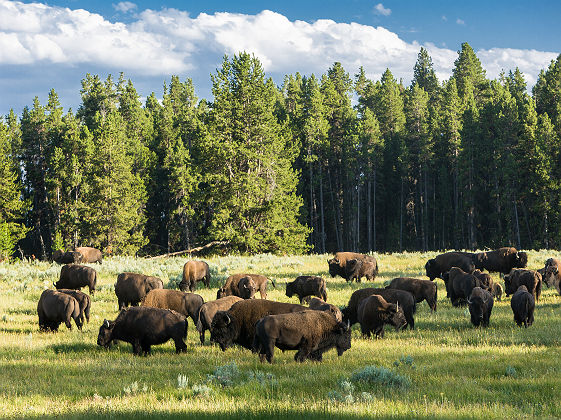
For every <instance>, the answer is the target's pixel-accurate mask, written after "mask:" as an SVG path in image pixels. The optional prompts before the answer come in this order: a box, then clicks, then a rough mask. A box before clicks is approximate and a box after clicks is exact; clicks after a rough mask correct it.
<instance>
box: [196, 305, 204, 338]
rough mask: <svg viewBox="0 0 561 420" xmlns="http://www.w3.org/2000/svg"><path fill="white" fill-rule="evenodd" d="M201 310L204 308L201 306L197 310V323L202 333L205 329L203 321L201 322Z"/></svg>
mask: <svg viewBox="0 0 561 420" xmlns="http://www.w3.org/2000/svg"><path fill="white" fill-rule="evenodd" d="M201 312H202V310H201V308H199V310H198V311H197V323H196V328H197V331H198V332H199V333H202V332H203V331H204V327H203V323H202V322H201V315H202V314H201Z"/></svg>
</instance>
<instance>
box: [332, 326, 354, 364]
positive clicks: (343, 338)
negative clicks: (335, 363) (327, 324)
mask: <svg viewBox="0 0 561 420" xmlns="http://www.w3.org/2000/svg"><path fill="white" fill-rule="evenodd" d="M336 328H337V330H336V332H335V334H336V335H337V339H336V340H335V346H336V347H337V356H342V355H343V353H344V352H345V351H347V350H348V349H350V348H351V326H350V323H349V322H348V321H347V323H344V322H339V323H338V324H337V327H336Z"/></svg>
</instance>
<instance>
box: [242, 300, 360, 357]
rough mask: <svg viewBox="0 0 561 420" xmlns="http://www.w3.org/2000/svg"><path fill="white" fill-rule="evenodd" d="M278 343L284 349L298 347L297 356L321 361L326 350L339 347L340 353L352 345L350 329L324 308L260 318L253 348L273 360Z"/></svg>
mask: <svg viewBox="0 0 561 420" xmlns="http://www.w3.org/2000/svg"><path fill="white" fill-rule="evenodd" d="M275 346H276V347H278V348H279V349H281V350H282V351H285V350H298V351H297V352H296V354H295V355H294V360H296V361H297V362H303V361H305V360H306V359H308V358H309V359H312V360H315V361H321V360H322V358H323V353H325V352H326V351H328V350H329V349H332V348H334V347H335V348H337V355H338V356H341V355H342V354H343V353H344V352H345V351H346V350H348V349H350V348H351V329H350V328H349V326H348V325H347V324H344V323H342V322H338V321H337V320H336V319H335V318H334V317H333V316H331V315H330V314H328V313H327V312H323V311H310V310H308V311H302V312H294V313H287V314H279V315H267V316H265V317H263V318H262V319H261V320H259V321H257V324H256V325H255V337H254V341H253V350H254V351H255V352H258V353H259V359H260V360H261V362H263V361H264V359H267V361H268V362H269V363H272V362H273V356H274V352H275Z"/></svg>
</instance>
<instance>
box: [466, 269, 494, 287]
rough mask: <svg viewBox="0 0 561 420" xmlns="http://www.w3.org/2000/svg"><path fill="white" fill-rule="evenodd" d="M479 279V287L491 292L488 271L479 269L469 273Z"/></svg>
mask: <svg viewBox="0 0 561 420" xmlns="http://www.w3.org/2000/svg"><path fill="white" fill-rule="evenodd" d="M471 274H473V275H474V276H475V277H477V279H478V280H479V283H480V287H481V288H483V289H485V290H487V291H489V292H491V291H492V290H493V279H492V278H491V276H490V275H489V274H488V273H483V272H481V271H480V270H479V269H477V268H476V269H475V270H473V272H472V273H471Z"/></svg>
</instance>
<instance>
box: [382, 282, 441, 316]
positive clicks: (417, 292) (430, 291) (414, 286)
mask: <svg viewBox="0 0 561 420" xmlns="http://www.w3.org/2000/svg"><path fill="white" fill-rule="evenodd" d="M386 289H399V290H405V291H407V292H409V293H411V294H412V295H413V296H414V297H415V301H416V302H417V303H419V302H422V301H423V300H426V301H427V303H428V305H429V308H430V309H431V311H436V301H437V298H438V296H437V287H436V283H434V282H432V281H429V280H420V279H413V278H410V277H398V278H395V279H393V280H392V281H391V283H390V284H389V285H388V286H386Z"/></svg>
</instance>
